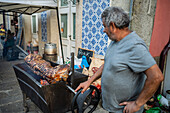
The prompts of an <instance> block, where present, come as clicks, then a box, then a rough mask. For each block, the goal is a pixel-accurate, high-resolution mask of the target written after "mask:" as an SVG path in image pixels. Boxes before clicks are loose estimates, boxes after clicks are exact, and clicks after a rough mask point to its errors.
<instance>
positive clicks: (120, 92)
mask: <svg viewBox="0 0 170 113" xmlns="http://www.w3.org/2000/svg"><path fill="white" fill-rule="evenodd" d="M101 17H102V22H103V26H104V30H103V32H105V33H106V34H107V35H108V37H109V38H110V39H111V43H110V45H109V47H108V49H107V52H106V54H105V62H104V64H103V65H102V66H101V67H100V68H99V69H98V71H97V72H96V73H95V74H94V75H93V76H92V77H91V78H90V79H89V80H88V81H86V82H84V83H81V84H80V85H79V86H78V87H77V89H76V90H75V91H78V90H79V89H80V88H83V90H82V93H83V92H84V91H85V90H87V88H88V87H89V85H90V84H91V83H92V82H93V81H95V80H97V79H98V78H100V77H101V89H102V102H103V103H102V105H103V108H104V109H106V110H107V111H109V112H113V113H122V112H123V113H134V112H136V113H142V111H143V105H144V104H145V103H146V102H147V101H148V100H149V99H150V98H151V97H152V96H153V94H154V93H155V92H156V90H157V88H158V87H159V85H160V83H161V81H163V79H164V78H163V75H162V73H161V71H160V69H159V68H158V66H157V64H156V62H155V61H154V59H153V57H152V56H151V55H150V53H149V51H148V49H147V46H146V45H145V43H144V41H143V40H142V39H141V38H140V37H139V36H138V35H137V34H136V33H135V32H132V31H130V30H129V29H128V26H129V23H130V20H129V18H128V15H127V14H126V13H125V12H124V11H123V10H122V9H120V8H118V7H108V8H106V9H105V10H104V11H103V13H102V15H101Z"/></svg>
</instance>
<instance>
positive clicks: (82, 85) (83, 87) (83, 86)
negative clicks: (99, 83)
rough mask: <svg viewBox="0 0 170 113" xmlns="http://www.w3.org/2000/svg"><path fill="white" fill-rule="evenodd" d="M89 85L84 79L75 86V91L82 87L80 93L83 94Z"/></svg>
mask: <svg viewBox="0 0 170 113" xmlns="http://www.w3.org/2000/svg"><path fill="white" fill-rule="evenodd" d="M89 86H90V82H89V81H85V82H83V83H80V85H79V86H78V87H77V88H76V90H75V92H77V91H78V90H79V89H81V88H82V89H83V90H82V91H81V93H82V94H83V93H84V92H85V91H86V90H87V89H88V88H89Z"/></svg>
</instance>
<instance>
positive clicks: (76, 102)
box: [71, 85, 100, 113]
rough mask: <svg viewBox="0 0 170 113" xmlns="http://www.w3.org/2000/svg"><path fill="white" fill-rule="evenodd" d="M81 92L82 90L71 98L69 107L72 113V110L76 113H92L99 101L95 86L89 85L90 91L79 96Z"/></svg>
mask: <svg viewBox="0 0 170 113" xmlns="http://www.w3.org/2000/svg"><path fill="white" fill-rule="evenodd" d="M81 91H82V89H81V90H79V91H78V92H77V94H76V95H75V96H74V98H73V101H72V105H71V110H72V113H75V112H74V109H76V111H77V113H83V112H84V111H86V112H88V113H92V112H93V111H94V110H95V109H96V107H97V105H98V103H99V100H100V93H99V90H98V89H97V88H96V87H95V86H92V85H90V89H88V90H87V91H85V92H84V93H83V94H81Z"/></svg>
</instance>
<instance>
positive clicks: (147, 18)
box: [131, 0, 157, 47]
mask: <svg viewBox="0 0 170 113" xmlns="http://www.w3.org/2000/svg"><path fill="white" fill-rule="evenodd" d="M156 3H157V0H135V1H134V3H133V10H132V21H131V30H133V31H136V33H137V34H138V35H139V36H140V37H141V38H142V39H143V40H144V41H145V43H146V45H147V46H148V47H149V45H150V40H151V36H152V30H153V24H154V17H155V10H156Z"/></svg>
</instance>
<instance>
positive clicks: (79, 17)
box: [75, 0, 83, 55]
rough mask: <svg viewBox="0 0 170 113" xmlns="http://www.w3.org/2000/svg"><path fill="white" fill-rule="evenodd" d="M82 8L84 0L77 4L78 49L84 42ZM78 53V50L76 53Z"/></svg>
mask: <svg viewBox="0 0 170 113" xmlns="http://www.w3.org/2000/svg"><path fill="white" fill-rule="evenodd" d="M82 10H83V0H80V2H79V3H77V4H76V40H75V41H76V42H75V43H76V45H75V47H76V49H75V50H78V47H81V44H82ZM75 54H76V55H77V51H76V53H75Z"/></svg>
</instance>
